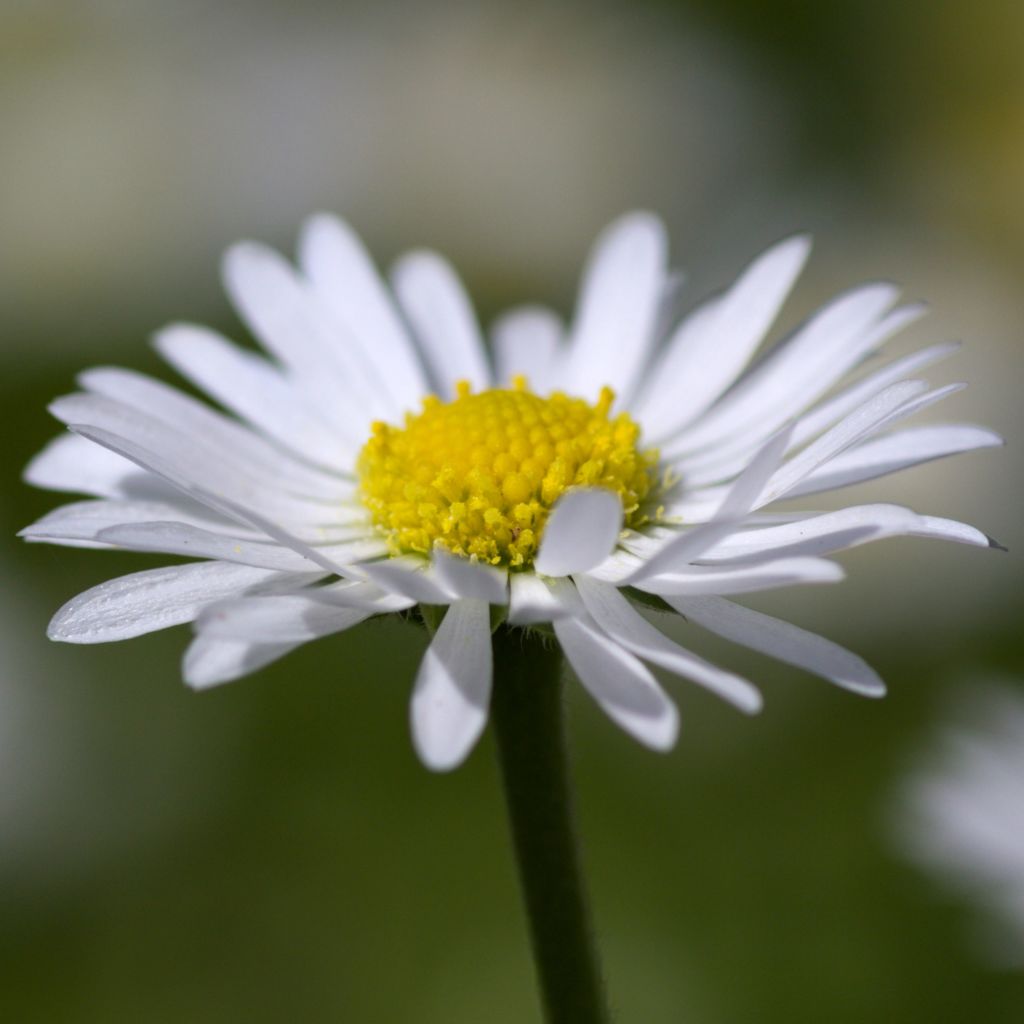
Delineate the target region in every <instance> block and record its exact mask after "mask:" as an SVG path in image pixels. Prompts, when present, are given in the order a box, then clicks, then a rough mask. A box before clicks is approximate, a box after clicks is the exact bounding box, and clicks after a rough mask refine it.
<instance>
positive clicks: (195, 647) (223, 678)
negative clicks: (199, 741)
mask: <svg viewBox="0 0 1024 1024" xmlns="http://www.w3.org/2000/svg"><path fill="white" fill-rule="evenodd" d="M302 643H303V642H299V643H289V644H261V643H248V642H246V641H244V640H224V639H222V638H221V637H216V636H206V635H200V636H197V637H194V638H193V640H192V643H191V644H189V646H188V649H187V650H186V651H185V657H184V659H183V660H182V668H181V671H182V676H183V677H184V679H185V683H186V684H187V685H188V686H190V687H192V689H193V690H206V689H208V688H209V687H211V686H218V685H220V684H221V683H230V682H232V681H233V680H235V679H240V678H241V677H242V676H247V675H250V674H251V673H253V672H256V671H258V670H259V669H261V668H263V667H264V666H266V665H269V664H270V663H271V662H273V661H277V660H278V659H279V658H283V657H284V656H285V655H286V654H290V653H291V652H292V651H294V650H295V649H296V648H297V647H301V646H302Z"/></svg>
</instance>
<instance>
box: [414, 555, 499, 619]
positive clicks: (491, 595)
mask: <svg viewBox="0 0 1024 1024" xmlns="http://www.w3.org/2000/svg"><path fill="white" fill-rule="evenodd" d="M432 561H433V565H434V570H435V572H436V573H437V579H438V580H439V582H440V583H441V585H442V586H443V587H445V588H446V589H447V590H449V591H451V593H452V594H454V595H455V596H456V597H467V598H474V599H476V600H479V601H486V602H488V604H500V605H505V604H508V571H507V570H505V569H502V568H499V567H498V566H495V565H485V564H483V563H482V562H474V561H471V560H470V559H468V558H463V557H462V556H460V555H453V554H451V553H450V552H449V551H446V550H445V549H444V548H442V547H436V548H434V552H433V555H432Z"/></svg>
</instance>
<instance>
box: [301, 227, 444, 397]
mask: <svg viewBox="0 0 1024 1024" xmlns="http://www.w3.org/2000/svg"><path fill="white" fill-rule="evenodd" d="M299 258H300V260H301V263H302V267H303V269H304V270H305V272H306V274H307V275H308V277H309V279H310V281H311V282H312V283H313V287H314V288H315V289H316V291H317V293H318V294H319V295H320V296H321V298H322V299H323V301H324V302H325V303H327V304H328V305H330V306H331V307H332V308H333V309H334V311H335V312H336V314H337V315H338V316H339V317H340V318H341V319H342V320H343V321H344V322H345V323H346V324H348V326H349V327H350V328H351V331H352V334H353V337H354V339H355V340H356V342H357V343H358V344H359V345H361V347H362V349H363V352H364V354H365V356H366V358H367V359H368V360H370V361H371V362H372V363H373V365H374V367H375V368H376V370H377V375H378V376H379V377H380V378H381V379H382V380H383V381H385V384H386V387H387V389H388V391H389V392H390V394H391V396H392V397H393V400H394V404H395V406H396V407H397V409H398V411H399V412H403V411H404V412H409V411H412V410H414V409H415V408H417V406H418V405H419V402H420V399H421V398H422V397H423V396H424V395H425V394H426V393H427V392H428V391H429V387H428V385H427V379H426V377H425V375H424V373H423V369H422V368H421V366H420V364H419V361H418V360H417V358H416V353H415V349H414V346H413V344H412V342H411V340H410V338H409V336H408V334H407V332H406V329H405V325H404V324H403V323H402V321H401V319H400V318H399V316H398V312H397V310H396V309H395V307H394V305H393V303H392V301H391V296H390V295H389V294H388V292H387V289H386V288H385V287H384V283H383V281H382V280H381V279H380V275H379V274H378V273H377V270H376V268H375V267H374V265H373V261H372V260H371V259H370V256H369V254H368V253H367V252H366V249H365V248H364V246H363V244H362V242H361V241H360V240H359V238H358V236H357V235H356V234H355V232H354V231H353V230H352V229H351V228H350V227H349V226H348V225H347V224H346V223H344V222H343V221H340V220H338V219H337V218H336V217H332V216H329V215H326V214H319V215H318V216H316V217H313V218H311V219H310V220H309V221H308V222H307V223H306V225H305V227H304V229H303V232H302V238H301V240H300V243H299Z"/></svg>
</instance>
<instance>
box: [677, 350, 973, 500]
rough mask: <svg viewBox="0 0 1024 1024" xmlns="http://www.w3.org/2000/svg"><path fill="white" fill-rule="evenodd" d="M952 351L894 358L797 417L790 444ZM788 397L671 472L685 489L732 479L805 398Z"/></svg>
mask: <svg viewBox="0 0 1024 1024" xmlns="http://www.w3.org/2000/svg"><path fill="white" fill-rule="evenodd" d="M958 348H959V346H958V345H956V344H947V345H935V346H933V347H932V348H928V349H923V350H921V351H920V352H915V353H913V354H912V355H910V356H907V357H905V358H903V359H897V360H896V361H895V362H893V363H890V364H889V365H888V366H885V367H883V368H882V369H881V370H879V371H878V372H876V373H873V374H870V375H868V376H867V377H864V378H863V379H861V380H859V381H858V382H857V383H856V384H854V385H853V386H852V387H849V388H847V389H846V390H844V391H841V392H840V393H839V394H837V395H836V396H835V397H834V398H831V399H829V400H828V401H826V402H822V403H821V404H820V405H818V406H816V407H815V408H814V409H812V410H811V411H810V412H809V413H807V414H806V415H804V416H801V417H800V418H799V419H798V420H797V421H796V424H795V426H794V428H793V436H792V440H791V442H790V446H791V447H799V446H800V445H802V444H805V443H806V442H807V441H809V440H810V439H811V438H813V437H815V436H817V435H818V434H820V433H821V432H822V431H824V430H826V429H828V428H829V427H831V426H832V425H833V424H835V423H838V422H839V420H841V419H842V418H843V417H844V416H846V415H847V414H848V413H850V412H852V411H853V410H854V409H856V408H857V407H858V406H860V405H863V404H864V403H865V402H866V401H868V399H870V398H872V397H873V396H874V395H877V394H878V393H879V392H881V391H882V390H884V389H885V388H886V387H888V386H889V385H890V384H894V383H896V382H898V381H899V380H901V379H902V378H904V377H906V375H907V374H908V373H910V372H911V371H913V370H917V369H921V368H922V367H925V366H928V365H930V364H931V363H934V362H936V361H938V360H940V359H944V358H946V357H947V356H949V355H951V354H952V353H953V352H955V351H956V350H957V349H958ZM793 397H794V400H793V402H792V403H791V404H789V405H786V406H783V407H781V408H779V409H777V410H776V413H775V414H774V415H770V414H767V413H766V414H764V415H763V416H762V417H761V418H760V419H759V421H758V423H757V424H756V425H755V426H753V427H752V428H751V429H750V430H743V431H741V432H740V433H738V434H736V435H735V436H734V437H732V438H730V439H728V440H727V441H724V442H722V443H720V444H716V445H715V446H714V447H712V448H709V449H706V450H704V451H701V452H698V453H696V454H694V455H688V456H683V457H682V458H680V459H678V460H677V461H675V468H676V471H677V472H678V473H680V474H681V475H682V476H683V477H685V479H686V482H687V484H688V485H689V486H690V487H702V486H704V485H705V484H708V483H716V482H718V481H720V480H728V479H730V478H731V477H733V476H735V474H736V473H738V472H739V471H740V470H741V469H742V468H743V466H744V465H745V464H746V462H747V460H748V459H749V458H750V455H751V453H752V452H754V451H756V450H757V447H758V444H759V443H760V439H761V437H762V436H767V433H768V432H769V431H770V430H771V429H772V427H773V426H774V424H775V423H777V422H778V423H781V422H783V421H784V420H785V419H788V418H790V416H792V415H795V414H796V413H797V412H798V411H799V409H800V408H802V407H803V406H805V405H806V399H807V398H808V397H809V394H808V392H804V393H803V394H802V395H801V396H800V398H799V400H797V396H796V395H794V396H793ZM762 432H763V433H762Z"/></svg>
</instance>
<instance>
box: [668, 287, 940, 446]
mask: <svg viewBox="0 0 1024 1024" xmlns="http://www.w3.org/2000/svg"><path fill="white" fill-rule="evenodd" d="M896 296H897V292H896V289H895V288H893V287H892V285H887V284H873V285H867V286H865V287H863V288H857V289H855V290H854V291H852V292H848V293H846V294H844V295H841V296H839V298H837V299H835V300H834V301H833V302H831V303H829V305H827V306H825V307H824V308H823V309H821V310H819V311H818V312H817V313H816V314H815V315H814V316H813V317H811V319H810V320H809V321H808V322H807V324H806V325H805V326H804V327H802V328H801V329H800V330H798V331H796V332H795V333H794V334H793V335H792V336H791V337H790V338H788V339H787V340H785V341H783V342H782V343H780V344H779V345H777V346H776V347H775V348H773V349H772V350H771V351H770V352H769V353H768V354H767V355H766V356H765V357H764V358H763V359H761V360H760V362H759V363H758V364H757V366H755V367H754V368H753V369H752V370H751V371H750V372H749V373H748V374H746V375H745V376H744V377H743V378H742V379H741V380H739V381H738V382H737V383H736V385H735V387H733V388H732V390H731V391H730V392H729V393H728V394H727V395H725V397H723V398H722V400H721V401H720V402H719V403H718V404H717V405H716V406H715V407H714V408H713V409H710V410H709V411H708V412H707V413H706V415H704V416H702V417H701V418H700V419H699V420H697V421H694V422H693V424H692V426H690V427H689V428H688V429H686V430H685V431H684V432H683V433H682V434H680V435H679V437H678V438H676V439H674V440H673V441H672V442H671V443H668V444H664V445H662V448H663V452H664V454H665V455H667V456H668V457H675V456H677V455H680V454H684V453H686V452H693V451H696V450H698V449H700V448H704V447H708V446H710V445H715V444H719V443H721V442H722V441H723V440H724V439H726V438H729V437H733V436H736V435H740V434H742V435H749V434H751V433H754V436H757V431H758V429H759V424H766V426H765V427H764V430H765V433H771V432H772V431H774V430H775V429H776V428H777V427H778V425H779V424H780V423H782V422H784V421H785V420H786V419H788V418H790V417H792V416H795V415H798V414H799V413H800V412H802V411H803V410H804V409H806V408H807V406H808V405H810V404H811V403H812V402H814V401H816V400H817V398H818V397H819V396H821V395H823V394H824V393H825V392H826V391H828V389H829V388H831V387H832V386H833V384H835V383H836V382H837V381H838V380H839V379H840V378H841V377H842V376H843V375H844V374H845V373H847V372H848V371H849V370H850V369H851V368H852V367H853V366H855V365H856V364H857V363H858V362H859V361H860V360H861V359H862V358H863V357H864V356H865V355H866V354H867V353H868V352H870V351H872V349H874V348H875V347H876V346H877V345H878V344H880V343H881V342H882V341H884V340H885V339H886V338H887V337H889V336H890V335H892V334H894V333H895V332H896V331H897V330H899V329H900V328H902V327H904V326H906V324H907V323H909V322H910V321H911V320H912V319H915V318H916V317H917V316H919V315H920V309H919V308H918V307H907V308H905V309H897V310H894V311H893V312H892V313H890V314H889V315H888V316H884V317H883V314H884V313H885V310H886V309H887V308H888V307H889V306H890V305H892V303H893V302H894V301H895V300H896ZM880 318H881V319H880ZM762 436H763V435H762Z"/></svg>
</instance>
